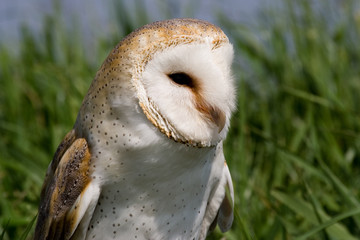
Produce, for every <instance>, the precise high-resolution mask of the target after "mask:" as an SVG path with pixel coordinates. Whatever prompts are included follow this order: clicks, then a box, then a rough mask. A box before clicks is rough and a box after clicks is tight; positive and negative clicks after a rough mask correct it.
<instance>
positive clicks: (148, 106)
mask: <svg viewBox="0 0 360 240" xmlns="http://www.w3.org/2000/svg"><path fill="white" fill-rule="evenodd" d="M232 58H233V48H232V45H231V44H230V43H229V40H228V38H227V37H226V35H225V34H224V33H223V32H222V30H221V29H220V28H218V27H216V26H214V25H212V24H210V23H208V22H205V21H201V20H195V19H172V20H166V21H160V22H155V23H152V24H149V25H145V26H144V27H142V28H139V29H137V30H136V31H134V32H133V33H131V34H130V35H128V36H127V37H126V38H124V39H123V40H122V41H121V42H120V43H119V44H118V45H117V46H116V47H115V48H114V49H113V51H112V52H111V53H110V54H109V56H108V58H107V60H106V61H105V62H104V64H103V65H102V67H101V69H100V70H99V72H98V75H97V77H96V79H95V80H96V81H98V82H99V81H102V80H101V79H107V80H106V81H111V80H109V79H112V80H113V81H118V82H120V83H121V82H125V81H130V83H131V86H132V87H133V91H134V92H135V95H136V98H137V99H138V104H139V106H140V107H141V109H142V111H143V113H144V114H145V115H146V117H147V119H148V120H149V121H150V122H151V123H152V124H153V125H154V126H155V127H156V128H157V129H158V130H159V131H160V132H161V133H163V134H165V135H166V136H167V137H168V138H170V139H172V140H175V141H176V142H181V143H185V144H187V145H191V146H197V147H208V146H214V145H216V144H217V143H218V142H219V141H221V140H222V139H224V138H225V136H226V133H227V130H228V127H229V122H230V116H231V112H232V111H233V109H234V105H235V104H234V101H235V88H234V83H233V80H232V76H231V62H232ZM120 73H121V77H115V78H114V77H111V76H119V74H120ZM104 76H105V77H104ZM104 81H105V80H104ZM97 85H99V83H97ZM103 85H104V84H103Z"/></svg>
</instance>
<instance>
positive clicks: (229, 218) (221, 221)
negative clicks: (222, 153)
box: [217, 162, 234, 232]
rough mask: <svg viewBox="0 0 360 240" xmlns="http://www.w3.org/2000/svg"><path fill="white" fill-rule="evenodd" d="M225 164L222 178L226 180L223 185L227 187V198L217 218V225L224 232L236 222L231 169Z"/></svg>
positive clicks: (222, 203) (223, 201)
mask: <svg viewBox="0 0 360 240" xmlns="http://www.w3.org/2000/svg"><path fill="white" fill-rule="evenodd" d="M224 164H225V166H224V169H223V176H222V177H223V178H224V179H225V182H224V183H223V184H224V185H225V186H224V190H225V196H224V198H223V200H222V202H221V205H220V208H219V212H218V216H217V224H218V225H219V227H220V230H221V231H222V232H226V231H228V230H229V229H230V227H231V225H232V222H233V220H234V188H233V184H232V180H231V175H230V171H229V168H228V166H227V164H226V162H224Z"/></svg>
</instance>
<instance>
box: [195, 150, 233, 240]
mask: <svg viewBox="0 0 360 240" xmlns="http://www.w3.org/2000/svg"><path fill="white" fill-rule="evenodd" d="M216 157H217V158H221V160H222V161H224V167H223V169H222V176H221V179H220V181H219V183H218V184H217V185H216V186H215V187H214V189H213V190H212V192H211V193H210V196H209V200H208V203H207V207H206V212H205V216H204V219H203V222H202V225H201V233H200V238H199V239H205V238H206V235H207V233H208V232H211V231H212V230H214V229H215V227H216V225H219V227H220V230H221V231H222V232H226V231H228V230H229V229H230V227H231V225H232V222H233V219H234V189H233V184H232V180H231V175H230V171H229V168H228V166H227V164H226V162H225V159H224V155H223V153H222V152H221V154H219V153H218V154H217V156H216Z"/></svg>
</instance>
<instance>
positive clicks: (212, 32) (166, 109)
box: [35, 19, 235, 240]
mask: <svg viewBox="0 0 360 240" xmlns="http://www.w3.org/2000/svg"><path fill="white" fill-rule="evenodd" d="M232 58H233V48H232V45H231V44H230V43H229V40H228V38H227V37H226V35H225V34H224V33H223V32H222V31H221V29H219V28H218V27H216V26H214V25H212V24H210V23H208V22H205V21H201V20H195V19H172V20H166V21H160V22H155V23H152V24H149V25H145V26H143V27H141V28H139V29H137V30H135V31H134V32H133V33H131V34H130V35H128V36H127V37H125V38H124V39H123V40H122V41H121V42H120V43H119V44H118V45H117V46H116V47H115V48H114V49H113V50H112V51H111V53H110V54H109V56H108V57H107V59H106V60H105V61H104V63H103V64H102V66H101V68H100V70H99V71H98V72H97V74H96V76H95V78H94V80H93V82H92V84H91V86H90V88H89V90H88V93H87V95H86V96H85V98H84V101H83V103H82V106H81V108H80V111H79V113H78V117H77V120H76V122H75V124H74V127H73V129H72V130H71V131H70V132H69V133H68V134H67V135H66V136H65V138H64V139H63V140H62V142H61V143H60V145H59V147H58V149H57V150H56V152H55V155H54V158H53V160H52V162H51V164H50V165H49V168H48V170H47V174H46V177H45V181H44V186H43V189H42V192H41V202H40V207H39V214H38V220H37V224H36V229H35V239H40V240H42V239H81V240H83V239H205V238H206V236H207V233H208V232H209V231H210V230H212V229H213V228H214V227H215V226H216V225H219V227H220V229H221V230H222V231H227V230H228V229H229V228H230V227H231V224H232V221H233V197H234V196H233V195H234V194H233V186H232V180H231V177H230V173H229V169H228V167H227V165H226V163H225V158H224V154H223V148H222V144H223V143H222V142H223V140H224V138H225V136H226V134H227V132H228V128H229V124H230V117H231V113H232V111H233V109H234V108H235V106H234V105H235V103H234V102H235V93H234V92H235V90H234V83H233V80H232V76H231V62H232Z"/></svg>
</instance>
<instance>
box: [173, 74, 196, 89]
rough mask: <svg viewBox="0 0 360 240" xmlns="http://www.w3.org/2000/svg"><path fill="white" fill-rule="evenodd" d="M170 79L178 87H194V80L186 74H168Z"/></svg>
mask: <svg viewBox="0 0 360 240" xmlns="http://www.w3.org/2000/svg"><path fill="white" fill-rule="evenodd" d="M168 77H169V78H170V79H171V80H172V81H173V82H175V83H176V84H178V85H183V86H188V87H190V88H193V87H194V82H193V79H192V78H191V77H190V76H189V75H187V74H186V73H182V72H180V73H171V74H168Z"/></svg>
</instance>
